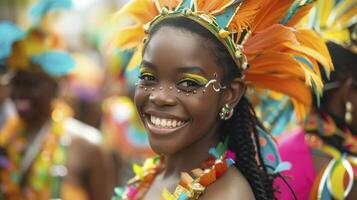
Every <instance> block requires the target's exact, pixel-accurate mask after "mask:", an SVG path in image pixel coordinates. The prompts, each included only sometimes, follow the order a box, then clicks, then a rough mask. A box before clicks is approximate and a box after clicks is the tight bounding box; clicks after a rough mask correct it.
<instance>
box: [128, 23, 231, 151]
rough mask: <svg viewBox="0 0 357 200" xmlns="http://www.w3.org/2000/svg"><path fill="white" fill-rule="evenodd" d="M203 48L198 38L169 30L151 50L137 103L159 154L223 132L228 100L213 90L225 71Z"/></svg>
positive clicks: (162, 30)
mask: <svg viewBox="0 0 357 200" xmlns="http://www.w3.org/2000/svg"><path fill="white" fill-rule="evenodd" d="M203 44H204V40H203V39H202V38H201V37H200V36H198V35H196V34H192V33H190V32H188V31H185V30H181V29H177V28H173V27H165V26H164V27H161V28H160V29H159V30H158V31H157V32H156V33H155V34H154V35H153V36H152V38H151V39H150V41H149V43H148V44H147V46H146V48H145V51H144V54H143V62H142V65H141V70H140V81H139V85H138V86H137V88H136V92H135V97H134V100H135V104H136V106H137V109H138V111H139V113H140V116H141V118H142V121H143V122H144V125H145V127H146V129H147V131H148V134H149V141H150V144H151V147H152V148H153V150H154V151H155V152H156V153H159V154H166V155H168V154H175V153H177V152H179V151H181V150H183V149H184V148H186V147H188V146H189V145H191V144H193V143H195V142H197V141H199V140H200V139H202V138H203V137H205V136H207V135H214V134H218V133H217V128H218V126H219V123H220V120H219V117H218V113H219V111H220V109H221V107H222V106H223V105H224V102H223V98H222V92H216V91H214V89H213V87H212V86H213V85H215V88H216V89H217V88H218V87H219V85H218V84H217V83H218V82H221V80H222V75H223V74H222V73H223V70H222V68H221V67H220V66H219V65H218V64H217V62H216V59H215V57H214V56H213V55H212V54H211V51H210V50H209V49H208V48H207V47H205V46H204V45H203ZM213 79H216V80H217V82H216V83H213V84H210V85H209V86H208V87H207V88H206V87H205V84H207V83H208V82H209V81H210V80H213Z"/></svg>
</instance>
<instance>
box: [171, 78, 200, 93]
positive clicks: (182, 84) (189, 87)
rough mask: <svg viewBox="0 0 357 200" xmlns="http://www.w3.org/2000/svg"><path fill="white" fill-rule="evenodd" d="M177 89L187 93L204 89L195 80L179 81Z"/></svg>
mask: <svg viewBox="0 0 357 200" xmlns="http://www.w3.org/2000/svg"><path fill="white" fill-rule="evenodd" d="M176 87H177V88H178V89H180V90H182V91H185V92H192V91H193V90H196V89H197V88H199V87H202V85H201V84H199V83H198V82H197V81H195V80H192V79H184V80H181V81H179V82H178V83H177V84H176Z"/></svg>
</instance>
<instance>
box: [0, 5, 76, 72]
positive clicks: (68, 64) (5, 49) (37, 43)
mask: <svg viewBox="0 0 357 200" xmlns="http://www.w3.org/2000/svg"><path fill="white" fill-rule="evenodd" d="M71 5H72V4H71V1H70V0H60V1H58V0H40V1H39V3H37V4H36V5H34V6H33V7H32V9H31V10H30V12H29V15H30V18H31V19H32V26H31V28H30V29H29V30H28V31H27V32H24V31H22V30H21V29H20V28H19V27H17V26H16V25H14V24H12V23H10V22H0V47H1V48H0V62H2V63H3V64H5V65H6V66H7V67H9V68H10V69H13V70H27V71H33V72H36V71H38V72H44V73H46V74H48V75H50V76H53V77H58V76H63V75H66V74H67V73H68V72H69V71H70V70H71V69H72V68H73V67H74V60H73V59H72V57H71V56H70V55H69V54H68V53H65V52H64V51H61V50H60V48H59V45H58V44H59V42H58V37H57V36H56V35H54V34H51V33H48V32H46V31H44V30H43V28H42V27H41V19H42V18H43V16H44V15H45V14H46V13H48V12H49V11H51V10H54V9H58V8H68V7H70V6H71Z"/></svg>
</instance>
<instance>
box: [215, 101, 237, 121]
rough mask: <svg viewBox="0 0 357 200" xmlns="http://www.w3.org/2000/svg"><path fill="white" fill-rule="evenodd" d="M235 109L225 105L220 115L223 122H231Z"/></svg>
mask: <svg viewBox="0 0 357 200" xmlns="http://www.w3.org/2000/svg"><path fill="white" fill-rule="evenodd" d="M233 111H234V109H233V108H230V107H229V105H228V104H226V105H224V106H223V107H222V109H221V112H220V113H219V117H220V118H221V120H229V119H230V118H231V117H232V116H233Z"/></svg>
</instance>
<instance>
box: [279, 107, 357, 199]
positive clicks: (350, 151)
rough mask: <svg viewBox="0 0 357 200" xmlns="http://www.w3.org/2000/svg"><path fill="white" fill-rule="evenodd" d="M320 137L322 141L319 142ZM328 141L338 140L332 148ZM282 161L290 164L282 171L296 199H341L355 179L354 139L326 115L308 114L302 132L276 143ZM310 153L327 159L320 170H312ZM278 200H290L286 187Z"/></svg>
mask: <svg viewBox="0 0 357 200" xmlns="http://www.w3.org/2000/svg"><path fill="white" fill-rule="evenodd" d="M322 138H323V139H322ZM327 138H329V139H330V140H334V139H337V140H340V141H342V142H341V144H338V145H336V143H335V144H334V145H332V143H329V142H328V141H329V139H327ZM279 150H280V154H281V156H282V158H283V159H284V160H287V161H289V162H291V163H292V165H293V168H292V169H291V170H290V171H287V172H283V174H284V175H286V176H287V177H289V178H288V179H287V181H288V182H289V184H290V186H291V187H292V188H293V189H294V192H295V194H296V197H297V199H324V200H325V199H344V198H346V197H347V196H348V195H349V193H350V192H351V190H352V186H353V183H354V182H355V181H356V180H357V157H356V155H357V139H356V133H352V132H351V131H350V130H349V129H348V128H347V127H344V128H342V129H340V128H339V127H338V126H337V125H336V124H335V122H334V120H333V119H332V118H331V117H330V116H329V115H328V114H326V113H311V114H310V115H309V116H308V117H307V118H306V121H305V127H304V130H298V131H295V132H293V133H290V134H289V135H286V136H283V137H282V138H281V139H280V140H279ZM311 151H313V152H323V155H325V156H326V157H327V158H329V159H330V161H329V162H328V164H327V165H326V166H324V167H323V168H322V169H321V171H318V172H317V171H315V168H314V163H313V162H312V157H311ZM278 198H279V199H292V193H289V192H288V188H287V187H282V189H281V195H279V196H278Z"/></svg>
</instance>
